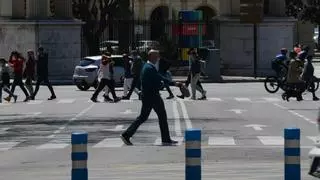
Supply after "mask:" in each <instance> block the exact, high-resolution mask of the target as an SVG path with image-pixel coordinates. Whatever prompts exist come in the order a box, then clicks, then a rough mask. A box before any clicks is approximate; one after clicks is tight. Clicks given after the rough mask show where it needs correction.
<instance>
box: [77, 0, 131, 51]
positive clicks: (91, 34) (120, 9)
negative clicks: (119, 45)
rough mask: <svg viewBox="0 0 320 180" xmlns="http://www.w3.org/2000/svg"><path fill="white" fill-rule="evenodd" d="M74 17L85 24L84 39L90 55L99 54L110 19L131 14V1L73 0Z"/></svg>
mask: <svg viewBox="0 0 320 180" xmlns="http://www.w3.org/2000/svg"><path fill="white" fill-rule="evenodd" d="M72 3H73V4H72V5H73V15H74V17H75V18H77V19H80V20H82V21H83V22H84V25H83V27H82V29H83V37H84V39H85V42H86V43H87V45H88V48H89V55H96V54H99V52H100V51H99V42H100V39H101V36H102V35H103V32H104V31H105V29H106V28H107V27H108V22H110V18H117V17H121V16H122V15H127V14H129V13H128V11H129V4H130V2H129V0H72Z"/></svg>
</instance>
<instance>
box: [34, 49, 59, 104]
mask: <svg viewBox="0 0 320 180" xmlns="http://www.w3.org/2000/svg"><path fill="white" fill-rule="evenodd" d="M36 63H37V83H36V88H35V91H34V93H33V95H32V96H31V100H34V99H35V97H36V96H37V94H38V91H39V88H40V84H41V83H42V82H44V83H45V84H46V85H47V87H48V89H49V91H50V93H51V96H50V97H49V98H48V100H54V99H56V98H57V96H56V94H55V93H54V90H53V88H52V85H51V83H50V81H49V72H48V71H49V70H48V69H49V67H48V66H49V65H48V53H47V52H45V51H44V48H43V47H39V49H38V60H37V61H36Z"/></svg>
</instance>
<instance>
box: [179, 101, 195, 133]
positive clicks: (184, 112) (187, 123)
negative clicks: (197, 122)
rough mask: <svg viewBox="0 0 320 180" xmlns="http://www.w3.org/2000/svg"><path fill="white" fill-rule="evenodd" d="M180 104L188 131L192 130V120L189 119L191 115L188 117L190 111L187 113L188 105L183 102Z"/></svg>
mask: <svg viewBox="0 0 320 180" xmlns="http://www.w3.org/2000/svg"><path fill="white" fill-rule="evenodd" d="M179 102H180V106H181V110H182V114H183V118H184V120H185V122H186V126H187V129H191V128H192V123H191V120H190V119H189V115H188V111H187V108H186V105H185V104H184V102H183V101H181V100H179Z"/></svg>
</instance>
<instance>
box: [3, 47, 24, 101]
mask: <svg viewBox="0 0 320 180" xmlns="http://www.w3.org/2000/svg"><path fill="white" fill-rule="evenodd" d="M9 65H10V66H11V67H12V68H13V72H14V80H13V83H12V87H11V92H12V93H14V90H15V89H16V86H17V85H19V86H20V88H21V90H22V91H23V93H24V94H25V95H26V98H25V100H24V102H27V101H29V94H28V91H27V90H26V88H25V87H24V84H23V82H22V75H23V65H24V58H23V57H22V56H21V55H20V53H18V52H17V51H14V52H12V53H11V56H10V58H9ZM11 98H12V96H11V95H10V96H8V97H6V98H4V100H6V101H8V102H10V101H11Z"/></svg>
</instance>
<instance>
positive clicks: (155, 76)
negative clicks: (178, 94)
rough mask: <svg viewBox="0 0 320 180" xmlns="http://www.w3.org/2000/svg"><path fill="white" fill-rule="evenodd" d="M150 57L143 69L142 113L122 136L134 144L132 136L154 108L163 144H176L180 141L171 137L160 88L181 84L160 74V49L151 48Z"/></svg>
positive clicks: (123, 139)
mask: <svg viewBox="0 0 320 180" xmlns="http://www.w3.org/2000/svg"><path fill="white" fill-rule="evenodd" d="M148 59H149V61H148V62H147V63H145V65H144V66H143V68H142V71H141V93H142V94H141V100H142V108H141V112H140V115H139V116H138V117H137V119H136V120H135V121H134V122H133V123H132V124H131V125H130V127H129V128H128V129H127V130H126V131H125V132H123V133H122V134H121V136H120V137H121V139H122V141H123V142H124V143H125V144H126V145H129V146H131V145H133V144H132V142H131V141H130V138H131V137H132V136H133V135H134V133H135V132H136V131H137V129H138V128H139V126H140V125H141V124H143V123H144V122H145V121H147V120H148V117H149V115H150V113H151V110H152V109H153V110H154V111H155V112H156V113H157V115H158V119H159V126H160V131H161V139H162V145H174V144H177V143H178V142H177V141H174V140H172V139H171V137H170V133H169V127H168V121H167V113H166V109H165V106H164V102H163V100H162V98H161V95H160V93H159V90H160V89H161V87H162V86H163V83H168V84H173V85H176V86H180V85H181V84H176V83H173V82H171V81H170V80H168V79H166V78H165V77H163V76H162V75H160V73H159V72H158V69H157V68H158V67H157V63H158V61H159V59H160V56H159V51H158V50H153V49H151V50H150V51H149V53H148Z"/></svg>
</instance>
